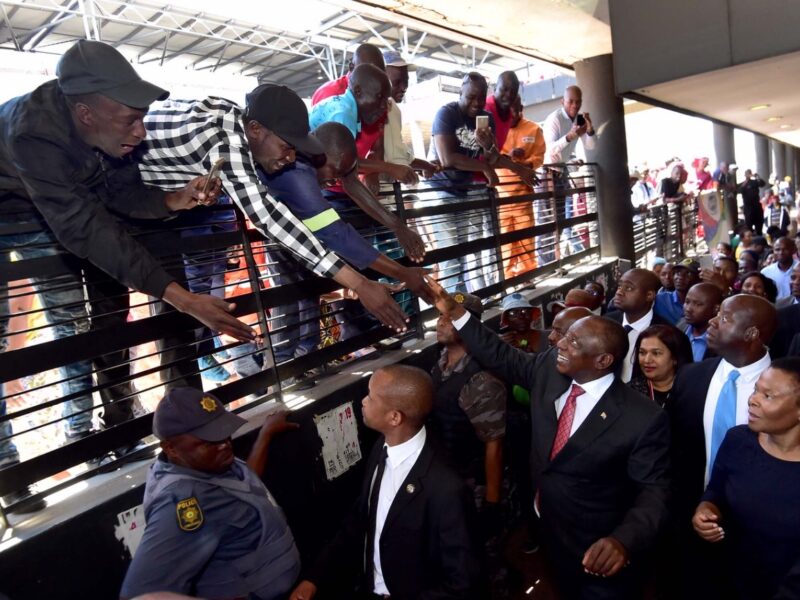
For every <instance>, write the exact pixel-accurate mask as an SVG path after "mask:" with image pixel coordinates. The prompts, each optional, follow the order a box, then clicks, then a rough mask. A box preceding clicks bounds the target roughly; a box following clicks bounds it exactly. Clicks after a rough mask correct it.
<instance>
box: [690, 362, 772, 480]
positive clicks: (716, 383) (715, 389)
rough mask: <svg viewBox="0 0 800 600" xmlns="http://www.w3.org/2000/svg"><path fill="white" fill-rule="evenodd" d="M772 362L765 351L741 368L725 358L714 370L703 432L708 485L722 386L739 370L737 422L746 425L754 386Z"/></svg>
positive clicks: (704, 411)
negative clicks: (715, 414) (748, 402)
mask: <svg viewBox="0 0 800 600" xmlns="http://www.w3.org/2000/svg"><path fill="white" fill-rule="evenodd" d="M771 362H772V359H771V358H770V356H769V352H765V353H764V356H762V357H761V358H760V359H758V360H757V361H756V362H754V363H750V364H749V365H746V366H744V367H741V368H737V367H734V366H733V365H732V364H731V363H729V362H728V361H727V360H725V359H724V358H723V359H722V360H721V361H720V363H719V366H718V367H717V370H716V371H714V376H713V377H712V378H711V382H710V383H709V384H708V392H707V393H706V404H705V408H704V409H703V433H704V435H705V438H706V480H705V483H706V485H708V480H709V477H710V476H711V472H710V469H709V466H710V465H709V464H708V462H709V460H710V459H711V432H712V430H713V428H714V412H716V410H717V401H718V400H719V394H720V392H721V391H722V386H723V385H725V382H726V381H727V380H728V375H729V374H730V372H731V371H734V370H735V371H739V379H737V380H736V424H737V425H744V424H745V423H747V412H748V410H747V401H748V400H749V399H750V395H751V394H752V393H753V388H755V385H756V381H757V380H758V378H759V376H760V375H761V373H762V372H764V371H765V370H766V369H767V367H769V365H770V363H771Z"/></svg>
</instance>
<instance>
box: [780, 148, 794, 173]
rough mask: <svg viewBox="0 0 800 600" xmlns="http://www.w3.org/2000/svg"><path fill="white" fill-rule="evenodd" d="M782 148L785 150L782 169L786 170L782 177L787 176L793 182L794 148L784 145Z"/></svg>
mask: <svg viewBox="0 0 800 600" xmlns="http://www.w3.org/2000/svg"><path fill="white" fill-rule="evenodd" d="M783 148H784V150H785V153H784V159H783V161H784V167H785V168H786V172H785V173H784V176H786V175H788V176H789V177H791V178H792V182H794V181H795V178H794V146H792V145H791V144H784V145H783Z"/></svg>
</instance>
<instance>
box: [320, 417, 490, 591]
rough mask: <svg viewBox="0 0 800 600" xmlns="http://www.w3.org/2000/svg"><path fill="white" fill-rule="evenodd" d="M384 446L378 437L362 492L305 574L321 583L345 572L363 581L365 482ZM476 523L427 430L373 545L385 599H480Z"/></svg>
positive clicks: (463, 490) (468, 497) (471, 508)
mask: <svg viewBox="0 0 800 600" xmlns="http://www.w3.org/2000/svg"><path fill="white" fill-rule="evenodd" d="M383 443H384V439H383V437H381V438H380V439H379V440H378V441H377V443H376V444H375V446H374V447H373V449H372V452H371V453H370V456H369V458H368V460H367V465H366V473H365V475H364V482H363V484H362V487H361V494H360V495H359V498H358V500H357V501H356V504H355V506H354V507H353V509H352V511H351V513H350V515H349V516H348V518H347V519H346V520H345V522H344V525H343V527H342V529H341V530H340V531H339V534H338V535H337V536H336V538H335V539H334V540H333V541H332V542H331V543H330V544H329V545H328V546H327V547H326V548H325V550H323V552H322V554H321V555H320V557H319V558H318V559H317V561H316V563H315V565H314V567H313V568H312V569H311V570H310V571H309V573H308V574H307V576H306V579H308V580H310V581H312V582H314V583H315V584H316V585H317V586H318V587H320V588H324V587H328V586H330V585H331V584H332V583H333V582H334V581H336V580H337V579H339V577H340V575H341V573H343V572H344V573H357V574H358V576H359V581H360V580H363V578H364V562H363V560H362V558H363V557H364V552H365V546H366V531H367V521H368V519H367V511H368V501H369V493H370V484H371V482H372V478H373V476H374V474H375V469H376V466H377V461H378V458H379V457H380V454H381V448H382V447H383ZM474 524H475V518H474V504H473V500H472V497H471V495H470V494H469V492H468V490H467V487H466V485H465V484H464V482H463V481H462V480H461V479H460V478H459V477H458V475H456V473H455V472H454V471H453V470H452V469H451V468H450V467H448V466H446V465H445V463H444V462H443V459H442V458H440V455H439V453H438V450H437V449H436V447H435V446H434V443H433V440H432V438H431V436H430V433H428V436H427V438H426V441H425V446H424V447H423V449H422V452H421V453H420V455H419V457H418V458H417V461H416V463H415V464H414V466H413V467H412V468H411V471H410V473H409V474H408V477H407V478H406V480H405V481H404V482H403V485H402V486H401V487H400V489H399V490H398V491H397V495H396V496H395V499H394V502H393V503H392V505H391V508H390V509H389V514H388V515H387V517H386V522H385V523H384V526H383V530H382V531H381V537H380V540H379V542H376V543H379V544H380V550H381V571H382V573H383V577H384V581H385V582H386V587H387V588H388V589H389V592H390V593H391V597H392V598H393V599H394V598H396V599H398V600H445V599H473V598H478V597H480V592H479V587H480V584H481V577H480V572H481V568H480V561H479V559H478V549H477V548H478V543H477V538H476V536H475V535H474ZM366 563H367V565H368V566H369V567H370V568H371V565H372V557H367V561H366ZM369 591H370V592H371V591H372V590H369ZM329 597H330V596H329Z"/></svg>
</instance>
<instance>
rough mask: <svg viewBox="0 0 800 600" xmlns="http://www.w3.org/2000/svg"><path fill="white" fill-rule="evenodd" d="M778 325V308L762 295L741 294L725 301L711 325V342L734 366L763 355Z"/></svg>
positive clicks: (709, 341)
mask: <svg viewBox="0 0 800 600" xmlns="http://www.w3.org/2000/svg"><path fill="white" fill-rule="evenodd" d="M777 326H778V311H777V310H775V306H774V305H773V304H772V303H770V302H769V301H767V300H766V299H765V298H762V297H761V296H752V295H750V294H738V295H736V296H731V297H730V298H727V299H726V300H724V301H723V302H722V304H721V305H720V308H719V313H718V314H717V316H716V317H714V318H713V319H711V321H710V322H709V327H708V346H709V347H710V348H711V349H712V350H714V351H715V352H716V353H717V354H719V355H720V356H722V357H723V358H724V359H725V360H727V361H728V362H730V363H731V364H733V365H734V366H737V367H739V366H744V365H748V364H751V363H753V362H755V361H757V360H758V359H760V358H761V357H762V356H763V355H764V346H766V345H767V344H769V342H770V340H771V339H772V336H773V335H775V330H776V328H777Z"/></svg>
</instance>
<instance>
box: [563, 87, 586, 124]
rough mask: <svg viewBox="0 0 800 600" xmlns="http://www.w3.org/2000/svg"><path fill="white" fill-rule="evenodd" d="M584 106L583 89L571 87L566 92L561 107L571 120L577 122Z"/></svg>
mask: <svg viewBox="0 0 800 600" xmlns="http://www.w3.org/2000/svg"><path fill="white" fill-rule="evenodd" d="M582 105H583V93H582V92H581V88H579V87H578V86H577V85H571V86H569V87H568V88H567V89H565V90H564V95H563V97H562V98H561V106H562V107H563V108H564V112H566V113H567V116H569V118H570V119H572V120H573V121H574V120H575V117H577V116H578V113H579V112H580V111H581V106H582Z"/></svg>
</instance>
